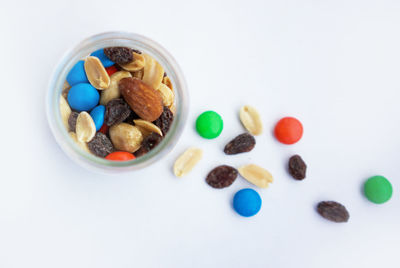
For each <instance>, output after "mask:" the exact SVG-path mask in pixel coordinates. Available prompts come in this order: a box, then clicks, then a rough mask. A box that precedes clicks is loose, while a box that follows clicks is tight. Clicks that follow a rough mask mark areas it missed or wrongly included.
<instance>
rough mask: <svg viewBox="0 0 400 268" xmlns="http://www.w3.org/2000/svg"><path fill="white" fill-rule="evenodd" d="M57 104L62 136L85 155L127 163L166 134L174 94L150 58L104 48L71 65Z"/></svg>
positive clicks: (171, 115)
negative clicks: (64, 133)
mask: <svg viewBox="0 0 400 268" xmlns="http://www.w3.org/2000/svg"><path fill="white" fill-rule="evenodd" d="M59 105H60V113H61V119H62V123H63V124H64V126H65V129H66V131H67V132H70V134H69V136H70V137H71V139H72V140H74V141H75V142H76V143H77V144H78V145H79V147H81V148H82V149H83V150H84V151H85V152H90V153H91V154H92V155H95V156H98V157H101V158H105V159H107V160H110V161H129V160H133V159H135V158H136V157H139V156H142V155H144V154H146V153H148V152H149V151H150V150H152V149H153V148H154V147H156V146H157V145H158V144H159V143H160V142H161V141H162V139H163V138H164V136H165V135H166V134H167V132H168V131H169V130H170V128H171V126H172V123H173V120H174V114H173V112H172V111H171V110H170V108H173V109H175V93H174V91H173V86H172V81H171V79H170V78H169V77H168V76H167V75H166V74H165V71H164V68H163V66H161V65H160V64H159V63H158V62H157V61H156V60H155V59H154V58H153V57H152V56H150V55H147V54H143V53H142V52H140V51H138V50H135V49H132V48H129V47H106V48H101V49H99V50H97V51H94V52H92V53H91V54H90V55H88V56H87V57H85V58H84V59H83V60H80V61H78V62H76V63H75V65H73V67H72V68H71V70H70V71H69V73H68V74H67V77H66V81H65V83H64V86H63V90H62V95H61V96H60V104H59ZM133 153H135V154H133Z"/></svg>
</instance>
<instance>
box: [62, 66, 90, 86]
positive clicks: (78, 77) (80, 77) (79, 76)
mask: <svg viewBox="0 0 400 268" xmlns="http://www.w3.org/2000/svg"><path fill="white" fill-rule="evenodd" d="M67 82H68V84H69V85H70V86H74V85H76V84H79V83H89V80H88V79H87V76H86V72H85V68H84V61H83V60H80V61H78V62H77V63H76V64H75V65H74V67H72V69H71V71H69V73H68V75H67Z"/></svg>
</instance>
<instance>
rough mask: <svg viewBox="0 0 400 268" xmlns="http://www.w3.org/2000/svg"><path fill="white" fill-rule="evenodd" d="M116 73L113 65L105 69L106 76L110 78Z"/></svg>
mask: <svg viewBox="0 0 400 268" xmlns="http://www.w3.org/2000/svg"><path fill="white" fill-rule="evenodd" d="M117 71H118V69H117V67H115V66H114V65H113V66H110V67H107V68H106V72H107V73H108V76H111V75H112V74H113V73H115V72H117Z"/></svg>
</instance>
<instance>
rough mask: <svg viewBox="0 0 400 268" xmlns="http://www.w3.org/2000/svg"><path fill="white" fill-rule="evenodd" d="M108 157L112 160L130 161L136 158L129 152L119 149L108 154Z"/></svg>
mask: <svg viewBox="0 0 400 268" xmlns="http://www.w3.org/2000/svg"><path fill="white" fill-rule="evenodd" d="M106 159H107V160H111V161H129V160H133V159H135V156H134V155H133V154H131V153H128V152H122V151H118V152H113V153H111V154H109V155H107V156H106Z"/></svg>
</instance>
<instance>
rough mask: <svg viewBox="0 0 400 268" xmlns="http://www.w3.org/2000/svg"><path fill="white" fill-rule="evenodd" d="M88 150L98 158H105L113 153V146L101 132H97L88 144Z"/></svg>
mask: <svg viewBox="0 0 400 268" xmlns="http://www.w3.org/2000/svg"><path fill="white" fill-rule="evenodd" d="M88 147H89V150H90V151H91V152H92V153H93V154H94V155H97V156H99V157H106V156H107V155H108V154H110V153H112V152H114V146H113V145H112V143H111V141H110V139H109V138H107V136H106V135H104V134H103V133H101V132H97V133H96V135H95V136H94V138H93V139H92V140H91V141H89V142H88Z"/></svg>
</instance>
